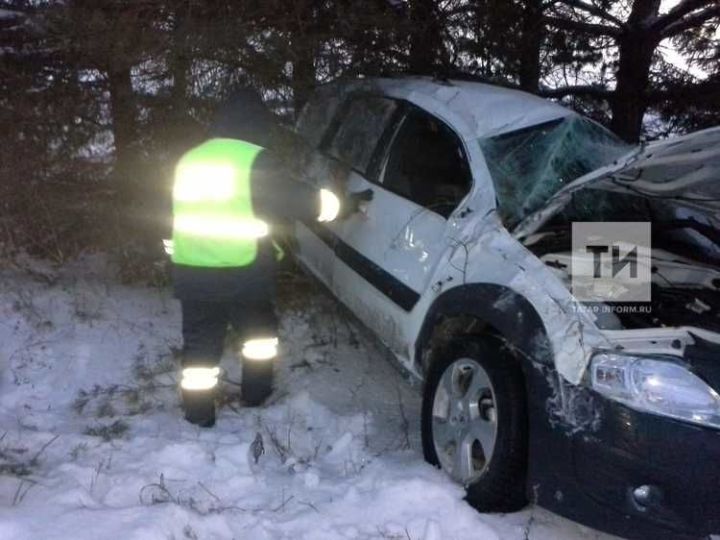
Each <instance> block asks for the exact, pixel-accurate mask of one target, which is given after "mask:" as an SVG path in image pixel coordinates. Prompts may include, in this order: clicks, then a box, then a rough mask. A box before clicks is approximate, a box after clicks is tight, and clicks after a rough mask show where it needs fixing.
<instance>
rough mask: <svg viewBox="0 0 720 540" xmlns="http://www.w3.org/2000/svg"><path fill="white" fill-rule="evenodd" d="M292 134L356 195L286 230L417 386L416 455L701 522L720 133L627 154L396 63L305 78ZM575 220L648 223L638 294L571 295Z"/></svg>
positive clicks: (600, 516)
mask: <svg viewBox="0 0 720 540" xmlns="http://www.w3.org/2000/svg"><path fill="white" fill-rule="evenodd" d="M297 129H298V132H299V133H300V134H301V135H302V136H303V138H304V139H305V140H306V141H307V142H308V143H309V144H310V145H312V147H313V149H314V151H313V153H312V155H311V157H310V159H309V160H308V163H307V164H306V166H305V173H306V175H307V177H309V178H314V179H317V180H318V181H319V182H321V183H322V182H325V181H328V176H329V175H330V174H331V173H330V172H329V171H330V170H332V169H333V164H332V162H333V161H334V160H339V161H341V162H343V163H344V164H345V165H347V166H349V167H351V168H352V173H351V176H350V180H349V188H350V191H352V192H362V191H366V190H372V192H373V195H374V197H373V200H372V201H371V202H369V203H368V204H366V205H364V207H363V208H362V211H361V212H359V213H356V214H354V215H352V216H351V217H349V218H348V219H345V220H342V221H339V222H337V223H329V224H319V223H298V224H297V226H296V237H297V242H298V258H299V260H300V261H301V262H302V263H303V265H304V266H306V267H307V268H308V269H309V270H310V271H311V272H312V273H313V274H314V275H315V276H317V278H319V279H320V280H321V281H322V282H323V283H324V284H325V285H326V286H327V287H328V288H329V289H330V290H331V291H332V293H333V294H334V295H335V296H336V297H337V298H338V299H339V300H340V301H341V302H343V303H344V304H345V305H346V306H347V307H348V308H349V309H350V311H351V312H352V313H353V314H354V315H355V316H357V318H359V319H360V320H361V321H362V322H363V323H364V324H365V325H366V326H367V327H369V328H370V329H371V330H372V331H373V332H374V333H375V334H376V335H377V336H378V337H379V338H380V339H381V340H382V341H383V342H384V343H385V344H386V345H387V347H388V348H389V349H390V351H392V353H393V354H394V356H395V357H396V358H397V360H398V361H399V363H400V364H401V365H402V366H404V368H406V369H407V370H408V371H409V372H411V373H412V374H414V375H415V376H417V377H418V378H420V379H422V380H423V381H425V384H424V401H423V414H422V435H423V446H424V453H425V457H426V459H427V460H428V461H429V462H430V463H433V464H435V465H438V466H440V467H442V469H443V470H444V471H446V472H447V473H448V474H449V475H450V476H451V477H453V478H454V479H455V480H457V481H458V482H460V483H462V484H463V485H465V486H466V488H467V498H468V501H469V502H470V503H472V504H474V505H475V506H477V507H478V508H480V509H482V510H485V511H512V510H515V509H518V508H520V507H522V506H523V505H525V504H526V503H527V502H528V501H529V500H530V501H534V502H536V503H538V504H541V505H543V506H545V507H548V508H550V509H552V510H554V511H556V512H558V513H560V514H563V515H565V516H568V517H571V518H574V519H576V520H578V521H581V522H584V523H586V524H589V525H591V526H594V527H597V528H601V529H604V530H607V531H610V532H613V533H616V534H621V535H624V536H630V537H638V538H648V537H653V538H659V537H666V536H669V537H676V536H677V537H686V536H690V537H694V536H698V535H707V534H711V533H720V489H719V488H718V486H720V466H719V465H718V464H719V463H720V396H719V395H718V391H720V271H718V266H719V261H720V227H718V223H719V221H720V218H719V213H718V210H719V209H720V202H719V201H720V129H710V130H705V131H702V132H697V133H695V134H692V135H689V136H685V137H682V138H678V139H674V140H669V141H665V142H659V143H653V144H650V145H646V146H644V147H633V146H630V145H627V144H625V143H623V142H621V141H619V140H618V139H617V138H616V137H615V136H614V135H612V134H611V133H610V132H608V131H607V130H605V129H604V128H603V127H602V126H600V125H598V124H596V123H594V122H593V121H591V120H589V119H587V118H584V117H582V116H580V115H578V114H576V113H575V112H573V111H570V110H567V109H565V108H563V107H561V106H559V105H557V104H554V103H552V102H549V101H546V100H543V99H541V98H538V97H535V96H532V95H529V94H526V93H523V92H519V91H516V90H510V89H505V88H500V87H495V86H490V85H485V84H479V83H473V82H462V81H435V80H432V79H429V78H411V77H408V78H393V79H375V80H358V81H350V82H345V83H340V84H333V85H329V86H326V87H323V88H321V89H320V90H319V91H318V92H317V94H316V95H315V97H314V98H313V99H311V101H310V102H309V104H308V105H307V106H306V108H305V110H304V111H303V114H302V116H301V118H300V120H299V123H298V126H297ZM577 222H581V223H588V222H589V223H591V224H595V225H596V224H597V223H598V222H601V223H605V224H607V223H621V224H622V225H619V226H617V225H615V226H616V227H620V229H621V230H622V229H625V230H626V231H628V232H629V234H630V236H632V235H633V234H635V233H636V232H641V231H642V230H645V229H643V227H645V228H646V229H647V232H651V233H652V236H653V245H652V248H653V249H652V252H651V254H650V256H651V259H649V262H646V264H645V266H642V267H641V268H640V270H639V271H640V272H645V276H646V278H647V279H646V282H647V283H646V285H647V286H646V289H644V291H645V292H646V293H648V294H649V293H651V300H650V301H649V302H645V303H640V304H637V303H628V302H626V301H625V300H624V299H625V297H623V296H622V294H621V293H622V291H620V293H618V292H617V291H608V295H609V296H608V297H607V298H610V300H607V299H606V300H605V301H588V300H587V299H584V300H583V301H581V300H580V299H578V290H576V289H574V288H572V287H571V282H572V278H574V274H571V272H570V269H571V262H572V254H573V249H572V237H573V235H572V234H571V232H572V225H573V223H577ZM643 224H646V225H643ZM592 226H593V225H591V227H592ZM646 247H647V248H649V246H646ZM608 249H609V248H608ZM646 254H647V253H646ZM595 255H597V253H594V254H593V256H595ZM593 260H594V259H593ZM616 262H619V263H621V264H620V266H621V267H622V266H623V264H624V265H625V266H627V264H628V260H623V259H618V260H617V261H616ZM620 270H622V268H620ZM631 270H632V268H631ZM633 277H636V276H635V275H633ZM621 288H622V287H621ZM571 290H572V291H573V292H574V293H575V294H573V292H571ZM613 295H615V296H613ZM613 298H617V299H619V300H618V301H613V300H612V299H613Z"/></svg>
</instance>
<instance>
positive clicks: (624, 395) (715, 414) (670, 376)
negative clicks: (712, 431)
mask: <svg viewBox="0 0 720 540" xmlns="http://www.w3.org/2000/svg"><path fill="white" fill-rule="evenodd" d="M590 376H591V383H592V387H593V389H594V390H596V391H597V392H599V393H601V394H602V395H604V396H606V397H608V398H610V399H613V400H615V401H619V402H621V403H624V404H625V405H627V406H628V407H631V408H633V409H637V410H640V411H646V412H649V413H653V414H659V415H662V416H669V417H671V418H677V419H679V420H685V421H687V422H692V423H694V424H701V425H704V426H712V427H717V428H720V395H718V393H717V392H716V391H715V390H713V389H712V388H710V387H709V386H708V385H707V384H706V383H705V382H704V381H703V380H702V379H700V378H699V377H698V376H697V375H695V374H693V373H691V372H690V371H688V370H687V369H685V368H684V367H683V366H681V365H679V364H676V363H673V362H671V361H666V360H656V359H650V358H645V357H642V356H631V355H624V354H617V353H604V352H603V353H598V354H596V355H595V356H593V359H592V364H591V366H590Z"/></svg>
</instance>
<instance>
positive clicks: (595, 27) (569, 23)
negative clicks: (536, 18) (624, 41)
mask: <svg viewBox="0 0 720 540" xmlns="http://www.w3.org/2000/svg"><path fill="white" fill-rule="evenodd" d="M543 22H544V23H545V24H547V25H550V26H552V27H554V28H557V29H559V30H569V31H571V32H581V33H583V34H589V35H591V36H596V37H601V36H610V37H619V36H620V35H621V34H622V30H620V28H617V27H615V26H607V25H604V24H594V23H587V22H582V21H574V20H572V19H563V18H560V17H543Z"/></svg>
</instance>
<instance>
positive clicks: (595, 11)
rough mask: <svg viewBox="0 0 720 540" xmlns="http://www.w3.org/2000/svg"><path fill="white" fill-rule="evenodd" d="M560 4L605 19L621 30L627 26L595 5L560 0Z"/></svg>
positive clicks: (579, 0) (580, 1) (578, 1)
mask: <svg viewBox="0 0 720 540" xmlns="http://www.w3.org/2000/svg"><path fill="white" fill-rule="evenodd" d="M558 3H559V4H563V5H565V6H568V7H571V8H575V9H579V10H581V11H584V12H586V13H588V14H590V15H594V16H595V17H598V18H600V19H603V20H605V21H607V22H609V23H612V24H614V25H616V26H618V27H620V28H623V27H624V26H625V23H624V22H623V21H621V20H620V19H618V18H617V17H615V16H613V15H612V14H611V13H609V12H608V11H606V10H604V9H602V8H601V7H598V6H596V5H594V4H589V3H587V2H583V1H582V0H558Z"/></svg>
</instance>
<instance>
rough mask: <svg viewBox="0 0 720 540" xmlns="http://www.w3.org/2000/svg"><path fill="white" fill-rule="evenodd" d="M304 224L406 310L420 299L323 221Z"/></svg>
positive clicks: (367, 279)
mask: <svg viewBox="0 0 720 540" xmlns="http://www.w3.org/2000/svg"><path fill="white" fill-rule="evenodd" d="M303 224H304V225H305V226H306V227H308V228H309V229H310V230H311V231H312V232H313V233H315V234H316V235H317V237H318V238H320V240H322V241H323V242H324V243H325V244H326V245H327V246H328V247H329V248H330V249H332V250H333V251H334V252H335V256H336V257H337V258H338V259H340V260H341V261H342V262H344V263H345V264H347V265H348V266H349V267H350V268H351V269H352V270H353V271H354V272H355V273H356V274H358V275H359V276H360V277H362V278H363V279H364V280H365V281H367V282H368V283H370V285H372V286H373V287H375V288H376V289H377V290H378V291H380V292H381V293H382V294H384V295H385V296H387V297H388V298H389V299H390V300H391V301H392V302H393V303H394V304H397V305H398V306H400V307H401V308H402V309H404V310H405V311H410V310H412V308H413V307H415V304H417V302H418V300H420V295H419V294H418V293H417V292H415V291H414V290H413V289H411V288H410V287H408V286H407V285H405V284H404V283H403V282H402V281H400V280H399V279H397V278H396V277H395V276H393V275H392V274H390V273H389V272H387V271H386V270H385V269H384V268H382V267H381V266H380V265H378V264H376V263H374V262H373V261H371V260H370V259H368V258H367V257H365V255H363V254H362V253H360V252H359V251H357V250H356V249H355V248H353V247H352V246H350V245H349V244H347V243H346V242H344V241H343V240H342V239H341V238H340V237H338V236H337V235H336V234H335V233H334V232H332V231H331V230H330V229H328V228H327V227H325V226H324V225H322V224H321V223H318V222H307V221H303Z"/></svg>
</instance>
